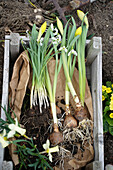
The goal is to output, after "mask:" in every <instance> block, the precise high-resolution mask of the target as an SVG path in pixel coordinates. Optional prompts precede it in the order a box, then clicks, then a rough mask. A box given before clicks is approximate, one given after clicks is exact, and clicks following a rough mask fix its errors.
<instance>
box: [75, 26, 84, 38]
mask: <svg viewBox="0 0 113 170" xmlns="http://www.w3.org/2000/svg"><path fill="white" fill-rule="evenodd" d="M81 34H82V27H78V28H77V30H76V32H75V37H76V36H77V35H81Z"/></svg>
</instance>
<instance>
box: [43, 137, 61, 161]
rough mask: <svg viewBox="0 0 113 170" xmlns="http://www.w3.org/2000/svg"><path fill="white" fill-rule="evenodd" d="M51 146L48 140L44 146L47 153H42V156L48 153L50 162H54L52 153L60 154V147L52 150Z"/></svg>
mask: <svg viewBox="0 0 113 170" xmlns="http://www.w3.org/2000/svg"><path fill="white" fill-rule="evenodd" d="M49 146H50V141H49V140H48V139H47V141H46V143H45V144H43V148H44V149H45V151H43V152H40V154H43V153H48V156H49V160H50V161H51V162H52V154H51V153H54V152H59V147H58V145H57V146H55V147H52V148H50V147H49Z"/></svg>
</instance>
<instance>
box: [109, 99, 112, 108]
mask: <svg viewBox="0 0 113 170" xmlns="http://www.w3.org/2000/svg"><path fill="white" fill-rule="evenodd" d="M109 107H110V110H113V100H111V101H110V105H109Z"/></svg>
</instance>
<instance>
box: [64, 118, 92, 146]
mask: <svg viewBox="0 0 113 170" xmlns="http://www.w3.org/2000/svg"><path fill="white" fill-rule="evenodd" d="M92 133H93V122H92V121H91V120H89V119H84V120H83V121H81V122H79V126H78V127H76V128H73V129H71V128H69V129H65V130H64V131H63V138H64V142H69V143H70V144H73V145H74V144H76V143H79V142H80V143H81V144H82V147H85V145H86V143H92Z"/></svg>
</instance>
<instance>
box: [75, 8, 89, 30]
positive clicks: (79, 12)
mask: <svg viewBox="0 0 113 170" xmlns="http://www.w3.org/2000/svg"><path fill="white" fill-rule="evenodd" d="M77 15H78V17H79V18H80V20H81V21H83V19H84V22H85V24H86V27H87V28H88V27H89V23H88V18H87V17H86V16H85V14H84V13H83V12H82V11H81V10H77Z"/></svg>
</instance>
